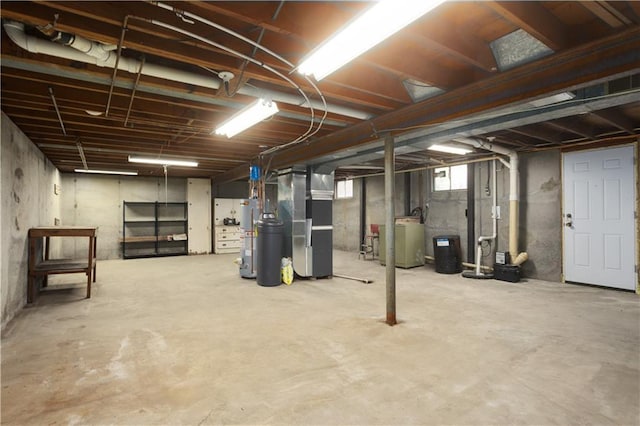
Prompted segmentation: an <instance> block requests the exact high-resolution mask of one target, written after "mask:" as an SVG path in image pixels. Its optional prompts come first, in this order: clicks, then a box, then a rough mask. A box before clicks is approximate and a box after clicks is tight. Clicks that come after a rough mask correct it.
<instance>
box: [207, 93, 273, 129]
mask: <svg viewBox="0 0 640 426" xmlns="http://www.w3.org/2000/svg"><path fill="white" fill-rule="evenodd" d="M277 112H278V105H276V103H275V102H272V101H270V100H267V99H264V98H260V99H257V100H256V101H255V102H254V103H252V104H251V105H249V106H247V107H246V108H243V109H241V110H240V111H238V112H237V113H236V114H234V115H233V116H232V117H231V118H230V119H228V120H227V121H225V122H224V123H222V124H221V125H220V126H218V127H217V128H216V130H215V134H216V135H226V136H227V137H228V138H232V137H234V136H235V135H237V134H238V133H240V132H242V131H244V130H246V129H248V128H249V127H251V126H253V125H255V124H257V123H259V122H261V121H262V120H264V119H265V118H268V117H271V116H272V115H273V114H275V113H277Z"/></svg>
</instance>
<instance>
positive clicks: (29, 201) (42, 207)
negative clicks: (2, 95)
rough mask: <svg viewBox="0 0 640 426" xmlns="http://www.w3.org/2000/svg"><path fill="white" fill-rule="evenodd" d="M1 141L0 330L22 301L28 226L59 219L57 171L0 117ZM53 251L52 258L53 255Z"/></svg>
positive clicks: (9, 123) (5, 119)
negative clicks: (0, 248) (0, 249)
mask: <svg viewBox="0 0 640 426" xmlns="http://www.w3.org/2000/svg"><path fill="white" fill-rule="evenodd" d="M1 127H2V139H1V142H0V221H1V225H0V241H1V247H2V252H1V255H0V259H1V261H0V263H1V266H0V282H1V295H0V300H1V301H2V302H1V304H2V329H3V330H4V328H5V326H6V324H7V323H8V322H9V321H10V320H11V319H12V318H13V317H14V316H15V315H16V314H17V313H18V312H19V311H20V309H22V307H23V306H24V305H25V304H26V302H27V274H28V241H27V235H28V231H29V228H32V227H36V226H52V225H54V224H55V220H56V219H60V218H61V200H60V198H61V197H60V196H59V195H56V194H55V192H54V185H60V174H59V172H58V169H56V167H55V166H54V165H53V164H52V163H51V162H50V161H49V160H47V159H46V158H45V156H44V155H43V154H42V152H41V151H40V150H38V148H37V147H36V146H35V145H34V144H33V143H32V142H31V141H30V140H29V139H28V138H27V137H26V136H25V135H24V133H22V131H21V130H20V129H19V128H18V127H17V126H16V125H15V124H14V123H13V122H12V121H11V120H10V119H9V117H7V116H6V115H5V114H4V113H2V123H1ZM56 251H57V249H56V247H52V254H56Z"/></svg>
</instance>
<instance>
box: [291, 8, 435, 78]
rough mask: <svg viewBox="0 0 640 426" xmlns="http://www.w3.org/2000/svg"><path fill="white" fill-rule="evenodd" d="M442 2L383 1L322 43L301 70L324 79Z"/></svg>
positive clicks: (305, 60)
mask: <svg viewBox="0 0 640 426" xmlns="http://www.w3.org/2000/svg"><path fill="white" fill-rule="evenodd" d="M442 3H444V0H403V1H401V2H399V1H398V0H382V1H380V2H378V3H376V4H375V5H374V6H372V7H370V8H369V9H367V10H366V11H364V13H362V14H361V15H359V16H358V17H357V18H356V19H354V20H353V21H351V22H350V23H349V24H347V25H346V26H345V27H344V28H342V30H340V31H339V32H338V33H336V34H335V35H333V36H332V37H331V38H329V39H328V40H327V41H325V42H324V43H323V44H321V45H320V46H319V47H318V48H317V49H316V50H315V51H313V52H312V53H311V54H310V55H309V56H308V57H307V58H306V59H304V60H303V61H302V63H301V64H300V66H299V67H298V71H300V72H301V73H302V74H305V75H311V74H313V76H314V77H315V78H316V80H318V81H319V80H322V79H323V78H324V77H326V76H327V75H329V74H331V73H332V72H334V71H335V70H337V69H338V68H340V67H342V66H343V65H345V64H346V63H348V62H350V61H351V60H353V59H355V58H356V57H358V56H360V55H362V54H363V53H364V52H366V51H367V50H369V49H371V48H372V47H373V46H375V45H377V44H378V43H380V42H381V41H383V40H384V39H386V38H387V37H389V36H391V35H392V34H394V33H396V32H398V31H399V30H401V29H402V28H404V27H406V26H407V25H409V24H410V23H412V22H413V21H415V20H416V19H418V18H420V17H421V16H422V15H424V14H426V13H427V12H429V11H431V10H432V9H435V8H436V7H437V6H439V5H440V4H442Z"/></svg>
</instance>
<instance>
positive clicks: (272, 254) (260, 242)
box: [256, 213, 284, 287]
mask: <svg viewBox="0 0 640 426" xmlns="http://www.w3.org/2000/svg"><path fill="white" fill-rule="evenodd" d="M283 237H284V224H283V223H282V221H280V220H278V219H276V218H275V216H274V215H273V214H272V213H265V214H263V215H262V218H261V219H260V220H259V221H258V236H257V237H256V267H257V269H258V270H257V272H256V281H257V282H258V284H260V285H261V286H265V287H273V286H277V285H280V282H281V278H280V262H281V259H282V243H283Z"/></svg>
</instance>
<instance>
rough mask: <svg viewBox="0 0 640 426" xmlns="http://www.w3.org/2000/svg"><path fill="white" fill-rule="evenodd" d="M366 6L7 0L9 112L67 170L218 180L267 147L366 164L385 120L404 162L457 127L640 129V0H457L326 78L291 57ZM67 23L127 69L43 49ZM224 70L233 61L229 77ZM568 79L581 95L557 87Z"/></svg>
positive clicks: (290, 158) (485, 132)
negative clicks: (230, 130) (265, 110)
mask: <svg viewBox="0 0 640 426" xmlns="http://www.w3.org/2000/svg"><path fill="white" fill-rule="evenodd" d="M162 5H164V6H165V7H161V6H162ZM368 6H370V3H367V2H285V1H277V2H276V1H274V2H266V1H263V2H223V1H220V2H166V3H162V4H160V5H158V4H156V3H153V2H67V1H60V2H57V1H51V2H26V1H18V2H12V1H3V2H2V3H1V4H0V7H1V14H2V18H3V24H5V27H6V26H7V24H8V25H9V26H12V27H13V31H14V38H15V37H19V38H20V37H25V40H28V42H27V43H26V45H27V46H23V47H20V46H18V45H17V44H16V43H15V42H14V41H12V40H11V39H10V38H9V37H8V35H7V31H6V30H3V32H2V110H3V111H4V112H5V113H6V114H7V115H8V116H9V117H10V118H11V119H12V120H13V121H14V122H15V123H16V124H17V125H18V127H20V129H22V131H24V133H25V134H26V135H27V136H28V137H29V138H30V139H31V140H32V141H33V142H34V143H35V144H36V145H37V146H38V147H39V148H40V149H41V150H42V152H43V153H44V154H45V155H46V156H47V157H48V158H49V159H50V160H51V161H52V162H53V163H54V164H55V165H56V167H58V168H59V169H60V170H61V171H62V172H71V171H73V170H74V169H77V168H84V167H89V168H91V169H117V170H137V171H138V172H139V173H140V174H141V175H147V176H151V175H161V174H162V173H163V170H162V167H159V166H152V165H141V164H135V165H134V164H130V163H128V162H127V157H128V156H129V155H146V156H156V157H157V156H161V157H171V158H179V159H189V160H196V161H198V162H199V167H198V168H195V169H192V168H180V167H172V168H170V171H169V174H170V175H172V176H189V177H211V178H213V179H214V181H216V182H225V181H230V180H236V179H244V178H245V177H246V176H247V175H248V171H249V167H248V166H249V164H255V163H261V164H263V166H267V165H268V166H269V167H270V168H280V167H286V166H288V165H291V164H293V163H310V162H312V163H318V162H320V163H322V164H325V166H326V167H337V166H340V167H341V168H340V169H338V173H339V175H341V176H347V175H358V174H363V173H368V172H370V170H367V168H363V167H361V166H362V165H363V164H364V165H367V164H368V165H371V166H373V167H377V166H380V165H381V164H382V163H381V162H380V154H379V151H380V149H379V146H380V140H381V138H382V137H384V135H386V134H391V135H393V136H394V137H396V138H397V141H398V147H399V151H398V158H397V161H398V167H399V168H412V167H420V166H424V165H429V164H435V163H436V162H439V161H452V160H456V158H455V157H454V156H453V155H451V154H445V153H438V152H434V151H427V150H426V148H428V146H429V145H431V144H433V143H443V142H446V141H447V140H451V139H453V138H454V137H455V136H456V135H463V136H477V137H482V138H492V140H494V142H496V143H499V144H503V145H505V146H508V147H510V148H512V149H515V150H518V151H531V150H539V149H548V148H550V147H552V148H553V147H566V146H573V145H582V144H595V143H600V144H609V143H618V142H625V141H634V140H637V136H638V132H639V131H640V100H639V99H640V94H639V92H638V90H639V87H640V81H639V80H640V77H639V74H640V27H639V24H640V3H638V2H633V1H616V2H607V1H589V2H573V1H568V2H564V1H550V2H512V1H505V2H495V1H488V2H459V1H456V2H448V3H445V4H443V5H441V6H439V7H438V8H436V9H435V10H434V11H432V12H431V13H429V14H427V15H425V16H424V17H422V18H420V19H419V20H417V21H415V22H414V23H413V24H411V25H410V26H409V27H407V28H405V29H404V30H402V31H401V32H400V33H398V34H396V35H394V36H392V37H391V38H389V39H388V40H386V41H384V42H383V43H382V44H380V45H378V46H377V47H375V48H373V49H372V50H370V51H369V52H367V53H366V54H364V55H363V56H362V57H360V58H358V59H356V60H355V61H354V62H352V63H351V64H349V65H347V66H346V67H344V68H342V69H341V70H339V71H337V72H335V73H334V74H332V75H330V76H328V77H327V78H325V79H323V80H322V81H320V82H319V83H317V88H318V89H319V90H315V89H314V87H313V85H312V84H311V82H309V81H306V80H305V79H304V78H302V77H301V76H300V75H299V74H298V73H297V72H292V71H293V67H292V66H291V65H293V66H294V67H295V66H296V65H297V64H299V63H300V62H301V60H302V58H304V57H305V56H306V55H307V54H308V53H309V52H310V51H311V50H312V49H313V48H314V47H316V46H317V45H318V44H320V43H321V42H322V41H323V40H325V39H326V38H327V37H329V36H330V35H331V34H333V33H334V32H335V31H337V30H338V29H339V28H341V27H342V26H343V25H344V24H345V23H346V22H348V21H349V20H351V19H352V18H353V17H354V16H356V15H357V14H358V13H360V12H361V11H362V10H364V9H365V8H366V7H368ZM171 7H175V8H178V9H179V10H169V9H170V8H171ZM194 16H195V17H198V18H201V20H198V19H194V18H193V17H194ZM9 21H11V23H9ZM17 23H19V24H22V25H23V30H22V29H21V26H20V25H19V24H17ZM212 24H213V25H217V26H218V28H215V27H214V26H212ZM221 27H224V28H226V29H229V30H232V31H233V32H235V33H237V34H239V35H241V36H243V37H245V38H246V40H253V41H255V42H257V43H258V44H260V45H261V46H263V47H264V48H266V49H268V50H270V51H272V52H274V53H275V54H276V55H277V57H276V56H272V55H269V54H267V53H266V52H265V51H264V50H261V49H258V48H256V46H255V45H253V44H250V43H248V42H247V41H246V40H242V39H240V38H238V37H235V36H232V35H230V34H229V32H225V31H222V30H221V29H220V28H221ZM123 29H124V30H123ZM58 31H62V32H64V33H69V34H74V35H78V36H81V37H84V38H86V39H88V40H92V41H96V42H99V43H100V44H101V45H102V46H101V49H102V50H104V51H106V52H107V53H106V54H107V55H112V56H111V58H115V59H116V60H117V61H119V62H120V63H121V64H124V63H128V64H130V65H131V66H130V70H129V71H125V70H118V71H117V72H116V73H114V70H113V68H112V67H111V66H98V65H97V64H100V63H97V62H96V61H95V60H93V63H87V62H88V61H84V60H79V59H84V58H81V57H78V56H74V55H84V53H81V52H78V51H73V53H69V52H68V51H67V50H65V54H66V53H69V54H68V55H67V56H65V57H59V56H53V55H52V53H53V52H52V51H49V50H46V49H49V47H50V46H51V45H52V44H54V43H55V42H54V41H50V39H51V37H54V36H55V35H56V34H57V32H58ZM36 42H37V43H36ZM40 45H41V46H44V47H43V48H42V49H40V47H37V48H36V47H34V46H40ZM25 47H26V49H29V48H31V50H41V52H40V53H35V52H29V51H28V50H26V49H25ZM45 47H46V49H45ZM55 48H56V49H58V50H59V49H70V50H73V49H72V48H71V47H67V46H63V45H61V44H56V45H55ZM44 50H46V51H47V52H48V53H44ZM58 50H56V52H57V51H58ZM118 53H119V56H118ZM260 64H264V65H266V68H265V67H264V66H261V65H260ZM100 65H107V64H100ZM153 70H161V71H162V72H159V73H158V72H156V73H154V72H153ZM223 71H227V72H230V73H232V74H233V76H234V77H233V78H232V79H231V80H229V81H228V84H225V82H224V76H225V75H224V74H221V72H223ZM287 80H290V81H287ZM296 86H299V87H300V89H301V91H302V93H304V95H305V96H307V97H308V99H309V102H310V103H311V105H313V106H314V108H313V110H311V109H310V108H309V107H308V103H306V101H305V99H304V97H303V95H302V94H301V93H300V91H298V90H297V89H296ZM110 92H111V96H110ZM558 93H568V94H569V95H567V99H566V100H564V101H561V102H557V101H555V102H553V99H552V100H547V98H549V96H550V95H554V94H558ZM261 94H267V95H268V96H270V97H272V98H273V100H275V101H276V102H277V103H278V106H279V108H280V112H279V113H278V114H277V115H275V116H274V117H272V118H271V119H269V120H267V121H265V122H262V123H260V124H258V125H256V126H254V127H253V128H251V129H249V130H247V131H245V132H243V133H241V134H239V135H237V136H235V137H234V138H232V139H227V138H226V137H224V136H217V135H211V132H212V130H213V129H214V128H215V127H216V126H217V125H218V124H220V123H222V122H223V121H224V120H225V119H227V118H228V117H230V116H231V115H233V114H234V113H235V112H237V111H238V110H239V109H240V108H242V107H244V106H245V105H247V104H249V103H250V102H252V101H253V100H254V99H255V97H256V96H260V95H261ZM320 94H321V95H322V96H323V97H324V99H325V100H326V103H327V105H328V108H327V110H328V111H327V112H326V117H325V119H324V121H322V118H323V115H324V114H325V112H324V110H323V105H322V98H321V96H320ZM534 100H538V101H541V102H538V103H537V104H533V103H531V102H532V101H534ZM54 102H55V104H56V105H57V108H58V111H59V117H58V114H57V112H56V105H54ZM549 102H551V103H549ZM321 121H322V122H321ZM61 122H62V124H61ZM320 124H321V125H320ZM319 125H320V126H319ZM63 127H64V129H63ZM309 130H311V131H310V132H308V131H309ZM305 133H309V134H307V135H305ZM298 139H299V140H298ZM292 142H293V143H292ZM284 145H286V146H285V147H283V148H277V147H282V146H284ZM265 152H266V153H267V154H265ZM469 155H470V156H471V158H473V157H474V156H479V155H484V153H475V154H469ZM83 156H84V162H83ZM85 162H86V165H85V164H84V163H85ZM349 166H360V167H353V168H351V169H349Z"/></svg>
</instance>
